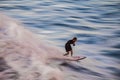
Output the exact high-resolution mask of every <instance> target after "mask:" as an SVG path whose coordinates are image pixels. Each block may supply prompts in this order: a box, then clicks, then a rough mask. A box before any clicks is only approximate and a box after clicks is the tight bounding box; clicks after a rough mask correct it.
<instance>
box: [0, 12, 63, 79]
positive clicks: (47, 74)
mask: <svg viewBox="0 0 120 80" xmlns="http://www.w3.org/2000/svg"><path fill="white" fill-rule="evenodd" d="M53 52H55V53H56V52H59V50H55V49H53V47H50V48H49V46H47V45H46V44H45V43H44V44H43V42H42V41H40V39H39V38H38V37H37V36H36V35H35V34H34V33H32V32H30V31H29V30H27V29H26V28H25V27H23V26H22V25H21V23H19V22H18V21H17V20H15V19H12V18H9V17H7V16H5V15H3V14H0V58H1V59H2V60H1V61H3V62H1V65H0V68H4V67H5V68H4V70H0V79H1V80H62V72H61V71H60V70H59V69H58V68H52V67H50V66H49V65H47V64H46V61H47V59H48V57H49V56H48V54H52V53H53ZM6 66H7V67H6Z"/></svg>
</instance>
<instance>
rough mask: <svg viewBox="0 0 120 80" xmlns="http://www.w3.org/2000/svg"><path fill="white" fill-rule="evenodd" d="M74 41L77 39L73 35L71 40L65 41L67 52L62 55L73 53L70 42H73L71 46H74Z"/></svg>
mask: <svg viewBox="0 0 120 80" xmlns="http://www.w3.org/2000/svg"><path fill="white" fill-rule="evenodd" d="M76 41H77V38H76V37H74V38H73V39H72V40H68V41H67V43H66V44H65V50H66V52H67V53H65V54H64V56H66V55H69V54H70V53H71V56H72V55H73V51H72V47H71V44H73V46H75V42H76Z"/></svg>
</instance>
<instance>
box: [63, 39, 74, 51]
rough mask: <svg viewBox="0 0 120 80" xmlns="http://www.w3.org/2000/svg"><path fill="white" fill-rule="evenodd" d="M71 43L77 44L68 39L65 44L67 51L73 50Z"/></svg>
mask: <svg viewBox="0 0 120 80" xmlns="http://www.w3.org/2000/svg"><path fill="white" fill-rule="evenodd" d="M71 44H73V46H75V43H74V41H73V40H69V41H67V43H66V44H65V50H66V52H68V51H71V50H72V47H71Z"/></svg>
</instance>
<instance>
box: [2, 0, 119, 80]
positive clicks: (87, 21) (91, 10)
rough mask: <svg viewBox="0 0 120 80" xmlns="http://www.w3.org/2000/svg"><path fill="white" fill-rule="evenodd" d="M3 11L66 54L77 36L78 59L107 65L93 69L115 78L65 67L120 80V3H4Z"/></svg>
mask: <svg viewBox="0 0 120 80" xmlns="http://www.w3.org/2000/svg"><path fill="white" fill-rule="evenodd" d="M0 11H1V12H4V13H5V14H7V15H9V16H11V17H14V18H16V19H18V20H20V21H21V22H22V23H23V24H24V25H25V26H27V28H29V29H30V30H31V31H33V32H35V33H36V34H37V35H41V36H43V38H44V39H46V40H48V41H51V42H53V45H56V46H57V47H59V48H61V49H62V50H63V51H64V44H65V42H66V41H67V40H69V39H72V38H73V37H74V36H76V37H77V38H78V41H77V43H76V46H75V47H74V48H73V51H74V55H84V56H87V57H88V58H90V59H94V60H95V61H99V62H100V63H102V64H105V65H99V64H97V62H96V63H95V66H94V67H91V66H90V68H98V69H101V70H105V71H106V73H107V74H108V75H112V76H110V77H107V78H104V77H103V76H106V75H105V74H104V73H99V71H97V70H96V72H94V71H92V70H88V69H86V68H84V67H80V66H79V67H76V66H73V65H71V64H67V63H64V64H61V65H62V66H66V67H67V68H69V69H70V70H71V71H75V72H78V73H80V72H81V73H83V74H84V75H86V76H87V74H90V75H94V76H99V77H101V78H100V80H108V79H109V80H119V79H120V67H119V66H120V60H119V59H120V1H119V0H103V1H101V0H34V1H33V0H0ZM86 64H87V62H86ZM79 65H80V64H79ZM102 77H103V78H102ZM73 80H74V79H73ZM75 80H76V79H75Z"/></svg>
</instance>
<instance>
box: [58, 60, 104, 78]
mask: <svg viewBox="0 0 120 80" xmlns="http://www.w3.org/2000/svg"><path fill="white" fill-rule="evenodd" d="M60 65H61V66H64V67H67V68H69V69H71V70H73V71H76V72H79V73H83V74H89V75H93V76H98V77H103V75H102V74H100V73H98V72H94V71H92V70H89V69H87V68H84V67H81V66H77V65H73V64H69V63H67V62H64V63H62V64H60Z"/></svg>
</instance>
